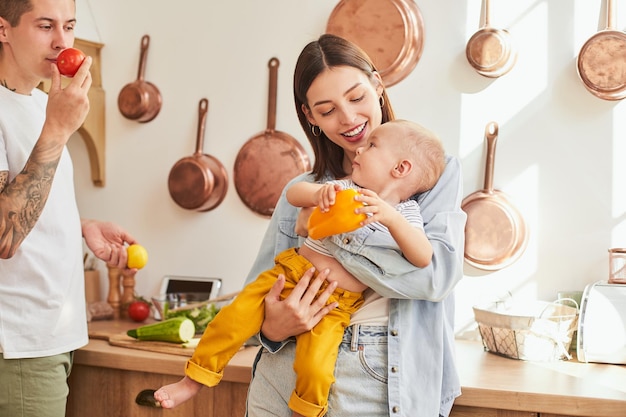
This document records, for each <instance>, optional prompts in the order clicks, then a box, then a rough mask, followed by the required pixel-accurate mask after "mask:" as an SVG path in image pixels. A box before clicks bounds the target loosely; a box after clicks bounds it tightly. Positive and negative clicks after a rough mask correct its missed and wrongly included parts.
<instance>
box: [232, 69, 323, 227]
mask: <svg viewBox="0 0 626 417" xmlns="http://www.w3.org/2000/svg"><path fill="white" fill-rule="evenodd" d="M279 65H280V61H279V60H278V59H277V58H271V59H270V60H269V62H268V67H269V73H270V75H269V93H268V111H267V128H266V129H265V130H264V131H263V132H260V133H259V134H257V135H255V136H254V137H252V138H250V139H248V141H246V143H244V145H243V146H242V147H241V149H240V150H239V153H238V154H237V158H236V159H235V169H234V175H233V176H234V182H235V188H236V190H237V194H239V197H240V198H241V200H242V201H243V203H244V204H245V205H246V206H247V207H248V208H249V209H250V210H252V211H254V212H255V213H257V214H260V215H262V216H265V217H270V216H271V215H272V213H273V212H274V207H276V203H277V202H278V199H279V197H280V194H281V192H282V190H283V188H284V187H285V185H287V183H288V182H289V181H290V180H291V179H292V178H294V177H295V176H297V175H299V174H303V173H304V172H306V171H308V170H309V169H311V165H310V163H309V156H308V155H307V153H306V152H305V150H304V148H303V147H302V145H301V144H300V142H298V141H297V140H296V139H295V138H294V137H293V136H290V135H288V134H287V133H284V132H280V131H278V130H276V93H277V88H278V66H279Z"/></svg>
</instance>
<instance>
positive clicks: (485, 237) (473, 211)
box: [461, 122, 528, 271]
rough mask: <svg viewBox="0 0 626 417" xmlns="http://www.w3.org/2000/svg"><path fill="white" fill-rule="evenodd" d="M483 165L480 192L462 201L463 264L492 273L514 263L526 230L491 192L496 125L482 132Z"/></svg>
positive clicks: (518, 217)
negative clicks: (483, 144) (483, 171)
mask: <svg viewBox="0 0 626 417" xmlns="http://www.w3.org/2000/svg"><path fill="white" fill-rule="evenodd" d="M485 139H486V142H487V162H486V168H485V185H484V189H482V190H479V191H475V192H474V193H472V194H470V195H469V196H467V197H465V198H464V199H463V202H462V203H461V208H462V209H463V210H464V211H465V212H466V213H467V223H466V225H465V261H466V262H467V263H468V264H470V265H472V266H474V267H475V268H479V269H484V270H488V271H494V270H498V269H502V268H504V267H507V266H509V265H511V264H512V263H514V262H515V261H516V260H517V259H518V258H519V257H520V255H521V254H522V253H523V252H524V250H525V249H526V246H527V243H528V239H527V238H528V230H527V225H526V222H525V221H524V218H523V217H522V215H521V213H520V212H519V211H518V210H517V209H516V208H515V206H514V205H513V204H512V203H511V202H510V201H509V198H508V196H507V195H506V194H505V193H503V192H502V191H499V190H494V188H493V170H494V160H495V153H496V141H497V139H498V124H497V123H496V122H490V123H488V124H487V127H486V128H485Z"/></svg>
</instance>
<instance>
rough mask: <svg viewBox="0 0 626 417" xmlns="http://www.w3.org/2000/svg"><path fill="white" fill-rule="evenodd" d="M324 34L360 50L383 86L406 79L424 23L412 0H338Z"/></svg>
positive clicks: (420, 44)
mask: <svg viewBox="0 0 626 417" xmlns="http://www.w3.org/2000/svg"><path fill="white" fill-rule="evenodd" d="M326 33H330V34H333V35H337V36H340V37H342V38H344V39H347V40H349V41H351V42H353V43H355V44H356V45H358V46H359V47H360V48H361V49H363V50H364V51H365V52H366V53H367V55H368V56H369V57H370V58H371V59H372V61H373V62H374V66H375V67H376V69H377V71H378V72H379V73H380V76H381V77H382V79H383V81H384V83H385V86H386V87H391V86H392V85H394V84H397V83H398V82H400V81H402V80H403V79H404V78H406V77H407V76H408V75H409V74H410V73H411V71H413V69H415V66H416V65H417V63H418V61H419V59H420V57H421V56H422V51H423V49H424V22H423V19H422V14H421V12H420V10H419V8H418V7H417V4H416V3H415V1H413V0H380V1H372V0H341V1H340V2H339V3H338V4H337V5H336V6H335V8H334V9H333V11H332V13H331V15H330V17H329V18H328V23H327V25H326Z"/></svg>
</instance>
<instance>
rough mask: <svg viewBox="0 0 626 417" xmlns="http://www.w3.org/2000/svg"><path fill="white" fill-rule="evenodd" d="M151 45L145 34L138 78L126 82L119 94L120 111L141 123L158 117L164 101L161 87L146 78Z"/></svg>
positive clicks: (148, 37)
mask: <svg viewBox="0 0 626 417" xmlns="http://www.w3.org/2000/svg"><path fill="white" fill-rule="evenodd" d="M149 46H150V36H148V35H144V36H143V37H142V38H141V52H140V55H139V70H138V74H137V79H136V80H135V81H133V82H132V83H129V84H126V85H125V86H124V88H122V90H121V91H120V94H119V95H118V96H117V106H118V107H119V109H120V113H122V115H123V116H124V117H126V118H127V119H130V120H135V121H137V122H139V123H147V122H149V121H151V120H152V119H154V118H155V117H157V115H158V114H159V111H160V110H161V105H162V102H163V100H162V98H161V92H160V91H159V89H158V88H157V87H156V86H155V85H154V84H152V83H151V82H148V81H146V80H145V79H144V78H145V72H146V59H147V55H148V47H149Z"/></svg>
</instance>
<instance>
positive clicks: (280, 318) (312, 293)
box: [261, 268, 337, 342]
mask: <svg viewBox="0 0 626 417" xmlns="http://www.w3.org/2000/svg"><path fill="white" fill-rule="evenodd" d="M314 272H315V269H313V268H311V269H310V270H308V271H307V272H306V273H305V274H304V275H303V276H302V278H300V281H299V282H298V283H297V284H296V286H295V287H294V289H293V291H292V292H291V294H290V295H289V296H288V297H287V298H285V299H284V300H281V299H280V293H281V291H282V290H283V287H284V286H285V277H284V276H282V275H280V276H279V277H278V280H277V281H276V283H275V284H274V286H273V287H272V289H271V290H270V292H269V293H268V294H267V296H265V319H264V320H263V325H262V326H261V333H263V336H265V337H266V338H267V339H269V340H272V341H275V342H279V341H283V340H285V339H287V338H289V337H291V336H297V335H299V334H302V333H305V332H307V331H309V330H311V329H312V328H313V327H314V326H315V325H316V324H317V323H319V321H320V320H321V319H322V317H324V316H325V315H326V314H328V313H329V312H330V311H331V310H332V309H334V308H335V307H337V303H331V304H329V305H326V301H328V297H330V295H331V294H332V292H333V291H334V290H335V288H336V287H337V283H336V282H329V283H328V286H327V287H326V289H324V291H323V292H322V293H321V294H320V295H319V297H316V296H317V292H318V291H319V289H320V287H321V286H322V284H323V283H324V281H326V278H327V277H328V274H329V272H330V271H329V270H324V271H322V272H320V273H319V274H318V276H317V277H316V278H315V279H313V280H312V281H311V278H312V277H313V274H314Z"/></svg>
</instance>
